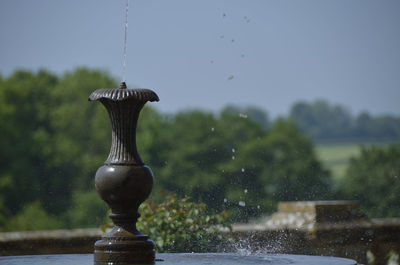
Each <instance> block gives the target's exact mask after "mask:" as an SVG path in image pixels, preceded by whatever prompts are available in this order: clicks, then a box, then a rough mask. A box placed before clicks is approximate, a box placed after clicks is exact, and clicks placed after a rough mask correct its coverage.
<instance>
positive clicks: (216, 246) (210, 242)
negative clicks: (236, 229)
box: [102, 193, 230, 252]
mask: <svg viewBox="0 0 400 265" xmlns="http://www.w3.org/2000/svg"><path fill="white" fill-rule="evenodd" d="M139 211H140V213H141V217H140V218H139V220H138V223H137V228H138V230H139V231H140V232H142V233H144V234H147V235H148V236H149V237H150V238H151V239H152V240H154V241H155V243H156V248H157V251H158V252H217V251H220V250H222V249H223V248H225V247H226V242H227V240H226V238H225V235H224V233H223V232H222V231H223V230H224V229H225V230H230V225H229V224H228V222H227V219H228V215H227V213H226V212H221V213H218V214H207V213H206V205H205V204H204V203H195V202H191V201H190V200H189V198H188V197H186V198H182V199H181V198H178V197H177V196H176V195H175V194H173V193H172V194H169V195H167V196H166V197H165V200H164V201H163V202H162V203H161V204H156V203H155V202H154V201H152V200H147V201H146V202H144V203H143V204H142V205H141V206H140V210H139ZM111 226H112V223H111V221H110V219H108V221H107V224H106V225H105V226H103V227H102V228H103V231H104V230H105V228H107V227H111Z"/></svg>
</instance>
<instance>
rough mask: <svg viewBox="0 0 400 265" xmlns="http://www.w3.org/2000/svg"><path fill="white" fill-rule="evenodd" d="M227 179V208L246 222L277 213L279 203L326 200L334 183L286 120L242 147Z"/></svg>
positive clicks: (298, 133)
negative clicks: (249, 219) (228, 181)
mask: <svg viewBox="0 0 400 265" xmlns="http://www.w3.org/2000/svg"><path fill="white" fill-rule="evenodd" d="M225 177H226V178H228V179H229V180H230V183H229V184H230V185H229V186H228V187H227V195H226V196H227V204H228V205H227V208H228V209H231V210H232V212H233V213H234V214H233V216H236V218H237V219H238V220H243V221H247V219H248V218H249V217H252V216H259V215H260V214H262V213H266V212H269V213H271V212H273V211H274V210H275V206H276V203H277V201H288V200H312V199H323V198H326V197H327V195H328V192H329V189H330V184H331V183H330V175H329V173H328V172H327V171H325V170H323V169H322V167H321V164H320V163H319V162H318V161H317V159H316V156H315V154H314V151H313V146H312V144H311V142H310V140H309V139H308V138H306V137H305V136H303V135H302V134H301V133H300V132H299V130H298V129H297V128H296V127H295V126H294V125H293V124H292V123H291V122H288V121H285V120H278V121H276V122H275V123H274V124H273V125H272V128H271V130H269V131H268V132H267V133H266V134H264V135H263V136H262V137H259V138H254V139H252V140H250V141H248V142H246V143H245V144H244V145H242V146H241V147H240V148H238V151H237V152H236V159H235V160H234V161H231V163H230V165H229V167H228V168H227V169H226V171H225ZM244 204H245V206H244ZM238 205H239V206H238Z"/></svg>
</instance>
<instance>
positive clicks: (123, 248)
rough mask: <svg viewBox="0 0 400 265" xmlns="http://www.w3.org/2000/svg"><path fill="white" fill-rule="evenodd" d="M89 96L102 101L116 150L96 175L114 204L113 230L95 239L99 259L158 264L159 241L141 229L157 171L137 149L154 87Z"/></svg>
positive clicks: (104, 194) (154, 98)
mask: <svg viewBox="0 0 400 265" xmlns="http://www.w3.org/2000/svg"><path fill="white" fill-rule="evenodd" d="M89 100H90V101H94V100H97V101H100V102H101V103H102V104H103V105H104V107H105V108H106V109H107V111H108V114H109V117H110V120H111V126H112V143H111V150H110V154H109V156H108V158H107V160H106V161H105V162H104V165H103V166H101V167H100V168H99V169H98V170H97V172H96V177H95V184H96V189H97V191H98V193H99V194H100V197H101V198H102V199H103V200H104V201H105V202H106V203H107V204H108V205H109V206H110V208H111V213H110V218H111V220H112V221H113V222H114V227H113V228H112V230H111V232H110V233H108V234H106V235H104V236H103V237H102V239H101V240H99V241H97V242H96V243H95V251H94V260H95V264H154V260H155V244H154V242H153V241H151V240H149V239H148V237H147V236H146V235H143V234H141V233H140V232H139V231H138V230H137V229H136V222H137V219H138V218H139V216H140V214H139V213H138V208H139V205H140V204H141V203H142V202H144V201H145V200H146V199H147V197H148V196H149V195H150V192H151V190H152V187H153V173H152V171H151V169H150V168H149V167H148V166H146V165H145V164H144V163H143V161H142V159H141V158H140V156H139V154H138V152H137V148H136V125H137V120H138V117H139V113H140V111H141V109H142V108H143V106H144V105H145V104H146V102H147V101H151V102H152V101H158V100H159V99H158V96H157V94H156V93H154V92H153V91H151V90H149V89H127V88H126V84H125V83H124V82H123V83H121V86H120V88H118V89H98V90H96V91H94V92H93V93H92V94H91V95H90V97H89Z"/></svg>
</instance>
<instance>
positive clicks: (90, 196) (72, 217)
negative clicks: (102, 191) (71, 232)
mask: <svg viewBox="0 0 400 265" xmlns="http://www.w3.org/2000/svg"><path fill="white" fill-rule="evenodd" d="M107 209H108V206H107V204H106V203H105V202H104V201H103V200H102V199H101V198H100V196H99V194H98V193H97V192H96V191H95V190H92V191H88V192H75V193H74V194H73V196H72V203H71V207H70V208H69V209H68V211H67V213H66V216H65V217H66V219H67V220H68V226H69V227H70V228H72V227H87V228H91V227H94V226H96V225H99V224H102V223H104V213H105V212H107Z"/></svg>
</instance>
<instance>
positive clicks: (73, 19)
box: [0, 0, 400, 116]
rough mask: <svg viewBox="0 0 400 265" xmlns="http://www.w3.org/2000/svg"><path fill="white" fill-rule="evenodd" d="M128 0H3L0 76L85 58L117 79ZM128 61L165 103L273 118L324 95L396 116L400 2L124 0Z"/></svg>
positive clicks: (131, 79) (131, 76) (166, 107)
mask: <svg viewBox="0 0 400 265" xmlns="http://www.w3.org/2000/svg"><path fill="white" fill-rule="evenodd" d="M124 7H125V0H83V1H82V0H79V1H78V0H68V1H55V0H34V1H33V0H1V1H0V36H1V39H0V45H1V46H0V73H1V74H2V75H3V76H7V75H9V74H10V73H12V71H14V70H15V69H17V68H25V69H31V70H37V69H38V68H40V67H44V68H47V69H49V70H51V71H53V72H55V73H63V72H64V71H68V70H72V69H74V67H77V66H89V67H96V68H101V69H104V70H106V71H108V72H110V73H111V74H112V75H113V76H115V77H116V78H117V79H121V75H122V50H123V38H124V36H123V24H124ZM224 14H225V16H224ZM127 60H128V61H127V83H128V86H129V85H131V86H132V85H134V84H135V85H139V86H140V87H145V88H150V89H153V90H155V91H156V92H157V93H158V95H159V96H160V99H161V101H160V102H159V103H156V104H153V106H156V107H157V108H158V109H159V110H161V111H167V112H175V111H177V110H183V109H186V108H202V109H207V110H219V109H221V108H222V107H223V106H225V105H227V104H229V103H233V104H239V105H256V106H260V107H262V108H264V109H265V110H267V111H268V112H269V113H270V114H271V115H273V116H275V115H277V114H286V113H287V111H288V110H289V107H290V106H291V104H292V103H293V102H294V101H297V100H307V101H311V100H314V99H317V98H324V99H328V100H329V101H331V102H333V103H340V104H344V105H346V106H348V107H349V108H350V109H351V110H352V111H353V112H354V113H358V112H359V111H361V110H368V111H370V112H372V113H374V114H382V113H392V114H397V115H399V114H400V104H399V100H400V1H398V0H392V1H390V0H375V1H371V0H335V1H334V0H292V1H289V0H276V1H270V0H201V1H199V0H197V1H195V0H146V1H144V0H130V11H129V32H128V59H127ZM229 77H233V78H232V79H230V80H229ZM116 86H117V84H116ZM93 89H96V88H93Z"/></svg>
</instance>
